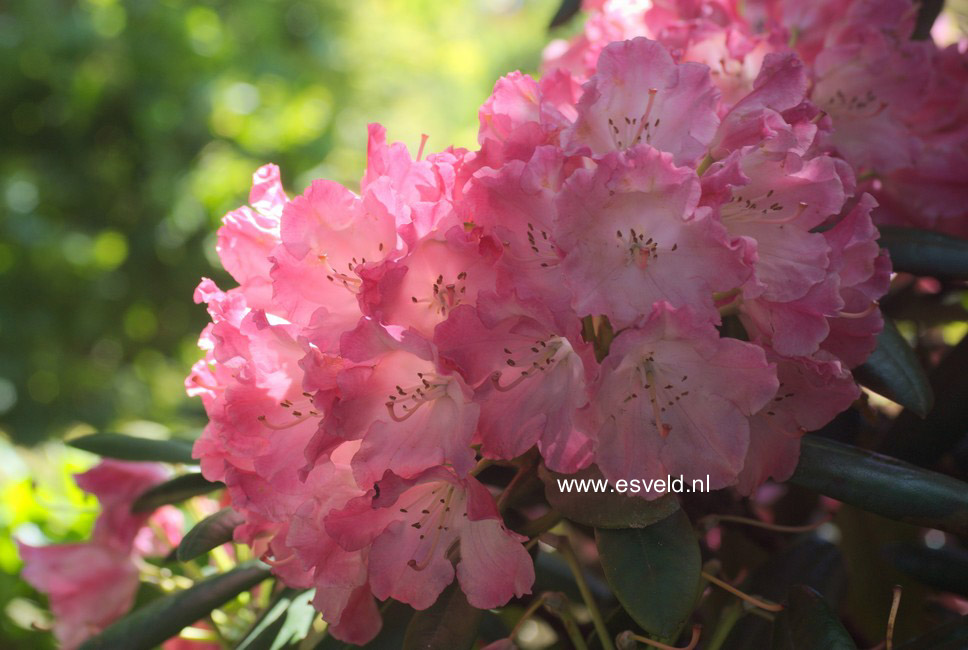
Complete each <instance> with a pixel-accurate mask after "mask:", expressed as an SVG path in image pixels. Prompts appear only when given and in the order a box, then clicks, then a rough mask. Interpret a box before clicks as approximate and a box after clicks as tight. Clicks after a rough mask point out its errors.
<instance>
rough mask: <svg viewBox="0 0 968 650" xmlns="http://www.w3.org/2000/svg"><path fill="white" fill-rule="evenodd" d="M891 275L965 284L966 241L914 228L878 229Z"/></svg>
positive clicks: (967, 249)
mask: <svg viewBox="0 0 968 650" xmlns="http://www.w3.org/2000/svg"><path fill="white" fill-rule="evenodd" d="M880 231H881V239H880V242H879V243H880V245H881V246H883V247H884V248H886V249H887V250H888V251H890V253H891V264H892V265H893V266H894V270H895V271H904V272H906V273H913V274H914V275H931V276H934V277H936V278H944V279H950V280H968V240H964V239H959V238H957V237H952V236H951V235H943V234H941V233H940V232H934V231H931V230H918V229H916V228H896V227H888V226H882V227H881V228H880Z"/></svg>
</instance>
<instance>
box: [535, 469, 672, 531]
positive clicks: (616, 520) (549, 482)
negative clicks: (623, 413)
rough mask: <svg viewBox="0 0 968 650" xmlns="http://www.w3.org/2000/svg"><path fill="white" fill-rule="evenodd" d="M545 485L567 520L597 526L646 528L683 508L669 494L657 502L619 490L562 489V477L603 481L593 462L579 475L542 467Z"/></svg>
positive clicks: (553, 505)
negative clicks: (571, 490) (611, 491)
mask: <svg viewBox="0 0 968 650" xmlns="http://www.w3.org/2000/svg"><path fill="white" fill-rule="evenodd" d="M538 474H539V475H540V476H541V480H543V481H544V484H545V497H546V498H547V499H548V503H550V504H551V507H552V508H554V509H555V510H557V511H558V512H560V513H561V514H562V516H564V517H565V518H566V519H570V520H572V521H574V522H576V523H579V524H584V525H585V526H592V527H594V528H645V527H646V526H650V525H652V524H654V523H655V522H657V521H661V520H662V519H665V518H666V517H668V516H669V515H671V514H672V513H673V512H675V511H676V510H678V509H679V500H678V499H676V497H675V495H673V494H666V495H664V496H662V497H659V498H658V499H655V500H654V501H646V500H645V499H643V498H642V497H637V496H631V495H628V494H621V493H618V492H613V493H607V492H594V491H591V490H588V491H584V492H578V491H574V492H562V491H561V489H559V487H558V479H563V480H569V479H575V480H578V481H581V480H601V479H603V477H602V474H601V472H600V471H599V470H598V468H597V467H595V466H594V465H591V466H589V467H587V468H585V469H583V470H581V471H580V472H577V473H575V474H558V473H557V472H552V471H551V470H549V469H547V468H545V467H544V466H543V465H542V466H541V467H540V468H539V469H538Z"/></svg>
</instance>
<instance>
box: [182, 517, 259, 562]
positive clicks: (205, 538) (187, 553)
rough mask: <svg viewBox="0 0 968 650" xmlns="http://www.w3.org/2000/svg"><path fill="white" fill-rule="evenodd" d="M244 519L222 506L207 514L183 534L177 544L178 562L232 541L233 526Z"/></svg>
mask: <svg viewBox="0 0 968 650" xmlns="http://www.w3.org/2000/svg"><path fill="white" fill-rule="evenodd" d="M243 521H245V520H244V519H243V517H242V515H240V514H239V513H237V512H236V511H235V510H232V508H222V509H221V510H219V511H218V512H216V513H215V514H213V515H209V516H208V517H205V519H202V520H201V521H200V522H198V523H197V524H195V526H194V527H193V528H192V529H191V530H190V531H188V532H187V533H186V534H185V537H183V538H182V541H181V543H180V544H179V545H178V550H177V557H178V561H179V562H187V561H189V560H194V559H195V558H196V557H198V556H199V555H201V554H203V553H208V552H209V551H211V550H212V549H213V548H216V547H218V546H221V545H222V544H225V543H227V542H231V541H232V532H233V531H234V530H235V527H236V526H238V525H239V524H241V523H242V522H243Z"/></svg>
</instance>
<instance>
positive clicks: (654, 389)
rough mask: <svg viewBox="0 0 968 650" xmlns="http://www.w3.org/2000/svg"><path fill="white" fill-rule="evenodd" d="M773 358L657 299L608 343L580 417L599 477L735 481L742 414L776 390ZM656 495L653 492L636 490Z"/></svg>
mask: <svg viewBox="0 0 968 650" xmlns="http://www.w3.org/2000/svg"><path fill="white" fill-rule="evenodd" d="M777 387H778V382H777V378H776V371H775V368H774V366H773V364H770V363H768V362H767V360H766V356H765V355H764V353H763V350H762V349H761V348H759V347H758V346H755V345H752V344H749V343H744V342H742V341H738V340H736V339H725V338H720V337H719V334H718V333H717V332H716V329H715V328H714V327H713V326H712V324H710V323H709V322H708V321H706V320H705V319H703V318H701V317H697V315H696V314H695V313H694V312H693V311H692V310H691V309H689V308H680V309H675V308H673V307H672V306H671V305H669V304H668V303H658V304H657V305H656V307H655V309H654V311H653V313H652V316H651V317H650V318H649V320H648V321H646V322H645V323H644V324H643V326H642V327H641V328H630V329H627V330H625V331H623V332H622V333H621V334H619V335H618V336H617V337H616V338H615V340H614V341H613V342H612V346H611V349H610V351H609V355H608V357H606V359H605V361H604V362H603V363H602V369H601V374H600V377H599V380H598V382H597V384H596V385H595V386H594V388H593V391H592V401H591V403H590V404H589V406H588V407H587V409H586V412H585V413H584V419H585V422H586V425H585V426H586V427H587V428H588V431H589V432H590V433H591V434H592V435H593V436H594V437H595V438H596V439H597V443H596V461H595V462H596V464H597V465H598V467H599V468H600V469H601V470H602V473H603V474H604V475H605V478H607V479H609V480H612V481H615V480H618V479H628V478H629V477H633V476H637V477H665V476H666V475H667V474H672V475H674V476H679V475H682V476H683V477H684V478H685V479H686V480H687V481H688V480H689V479H692V478H705V477H706V475H707V474H708V475H709V480H710V484H711V485H712V486H713V487H715V488H719V487H724V486H727V485H732V484H734V483H735V482H736V479H737V476H738V475H739V473H740V471H741V470H742V469H743V464H744V460H745V457H746V452H747V449H748V446H749V438H750V433H749V417H750V416H751V415H753V414H755V413H756V412H758V411H759V410H760V409H761V408H762V407H763V406H765V405H766V403H767V402H768V401H769V400H770V399H771V398H772V397H773V396H774V395H775V393H776V390H777ZM643 496H645V497H646V498H652V499H654V498H656V497H658V496H659V494H658V493H650V494H643Z"/></svg>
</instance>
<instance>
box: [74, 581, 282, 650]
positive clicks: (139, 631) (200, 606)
mask: <svg viewBox="0 0 968 650" xmlns="http://www.w3.org/2000/svg"><path fill="white" fill-rule="evenodd" d="M268 577H269V570H268V569H265V568H263V567H262V566H258V565H243V566H240V567H238V568H236V569H233V570H231V571H229V572H228V573H223V574H221V575H217V576H213V577H211V578H208V579H207V580H203V581H202V582H198V583H196V584H195V585H194V586H192V587H189V588H188V589H185V590H184V591H179V592H176V593H173V594H170V595H168V596H165V597H163V598H159V599H158V600H155V601H152V602H151V603H149V604H148V605H145V606H144V607H142V608H140V609H137V610H135V611H134V612H132V613H130V614H128V615H127V616H125V617H124V618H122V619H121V620H119V621H117V622H115V623H113V624H112V625H111V626H109V627H108V628H107V629H106V630H104V631H103V632H101V633H100V634H98V635H97V636H96V637H93V638H91V639H88V640H87V641H85V642H84V644H83V645H82V646H81V648H80V650H150V649H151V648H154V647H155V646H157V645H158V644H159V643H161V642H163V641H165V640H166V639H170V638H171V637H173V636H175V635H176V634H178V633H179V632H180V631H181V630H182V628H184V627H187V626H189V625H191V624H192V623H194V622H196V621H198V620H199V619H201V618H204V617H205V616H207V615H208V614H209V612H211V611H212V610H213V609H216V608H217V607H220V606H222V605H224V604H225V603H227V602H228V601H230V600H232V599H233V598H235V597H236V596H237V595H239V594H240V593H242V592H243V591H246V590H248V589H251V588H252V587H254V586H256V585H257V584H259V583H260V582H262V581H263V580H265V579H266V578H268Z"/></svg>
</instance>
